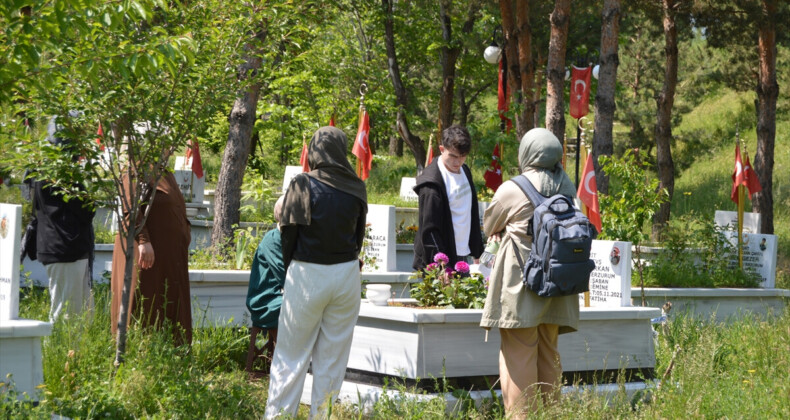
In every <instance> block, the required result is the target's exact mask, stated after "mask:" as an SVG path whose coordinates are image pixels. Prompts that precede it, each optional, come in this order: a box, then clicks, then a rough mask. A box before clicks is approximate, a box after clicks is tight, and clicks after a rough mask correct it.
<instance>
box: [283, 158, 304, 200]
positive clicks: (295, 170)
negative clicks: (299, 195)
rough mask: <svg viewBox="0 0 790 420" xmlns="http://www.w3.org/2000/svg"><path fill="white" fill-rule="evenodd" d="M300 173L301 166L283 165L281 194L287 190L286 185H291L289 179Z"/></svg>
mask: <svg viewBox="0 0 790 420" xmlns="http://www.w3.org/2000/svg"><path fill="white" fill-rule="evenodd" d="M301 173H302V167H301V166H292V165H289V166H286V167H285V175H283V194H285V192H286V191H287V190H288V186H289V185H291V180H292V179H293V177H295V176H296V175H299V174H301Z"/></svg>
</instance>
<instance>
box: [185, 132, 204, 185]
mask: <svg viewBox="0 0 790 420" xmlns="http://www.w3.org/2000/svg"><path fill="white" fill-rule="evenodd" d="M190 159H191V160H190ZM186 160H187V164H188V165H189V166H191V167H192V173H193V174H195V176H197V177H198V179H200V178H203V162H202V161H201V160H200V146H199V145H198V141H197V139H195V141H194V142H193V141H192V140H187V156H186Z"/></svg>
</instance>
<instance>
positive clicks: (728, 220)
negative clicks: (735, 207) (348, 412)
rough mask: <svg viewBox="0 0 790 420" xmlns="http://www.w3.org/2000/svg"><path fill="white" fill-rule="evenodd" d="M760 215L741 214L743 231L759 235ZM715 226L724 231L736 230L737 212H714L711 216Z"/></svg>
mask: <svg viewBox="0 0 790 420" xmlns="http://www.w3.org/2000/svg"><path fill="white" fill-rule="evenodd" d="M760 219H761V217H760V213H750V212H744V213H743V231H744V232H748V233H760ZM713 221H714V223H716V226H720V227H723V228H724V229H726V230H738V212H737V211H724V210H716V213H715V215H714V216H713Z"/></svg>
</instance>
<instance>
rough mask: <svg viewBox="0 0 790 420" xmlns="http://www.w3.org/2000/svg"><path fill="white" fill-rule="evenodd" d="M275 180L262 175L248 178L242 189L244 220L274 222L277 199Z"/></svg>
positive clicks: (242, 218)
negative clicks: (264, 177)
mask: <svg viewBox="0 0 790 420" xmlns="http://www.w3.org/2000/svg"><path fill="white" fill-rule="evenodd" d="M272 184H273V182H272V181H268V180H266V179H263V178H261V177H253V178H251V179H248V182H247V184H245V185H244V186H243V187H242V189H243V190H244V191H245V192H244V194H243V195H242V197H241V202H242V206H241V207H240V208H239V212H241V220H242V221H244V222H264V223H274V201H275V200H276V195H275V187H273V186H272Z"/></svg>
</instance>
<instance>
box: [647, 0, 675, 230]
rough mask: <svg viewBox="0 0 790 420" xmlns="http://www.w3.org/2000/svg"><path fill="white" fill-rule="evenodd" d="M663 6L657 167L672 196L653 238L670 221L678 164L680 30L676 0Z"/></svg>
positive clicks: (668, 0) (661, 210)
mask: <svg viewBox="0 0 790 420" xmlns="http://www.w3.org/2000/svg"><path fill="white" fill-rule="evenodd" d="M662 8H663V9H664V55H665V57H666V62H665V64H664V86H663V87H662V88H661V92H660V93H659V94H658V98H657V99H656V103H657V105H658V109H657V113H656V129H655V136H656V162H657V166H658V180H659V182H660V184H659V186H660V187H663V188H666V190H667V193H668V194H669V199H668V200H667V201H665V202H664V203H661V206H660V207H659V209H658V212H657V213H656V214H655V216H653V238H654V239H659V234H660V232H661V230H662V229H663V228H664V226H665V225H666V224H667V222H669V215H670V208H671V207H670V206H671V204H672V196H673V194H674V192H675V165H674V163H673V162H672V149H671V147H670V144H671V142H672V106H673V104H674V103H675V87H676V86H677V84H678V31H677V28H676V27H675V13H676V11H675V10H676V5H675V0H663V1H662Z"/></svg>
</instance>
